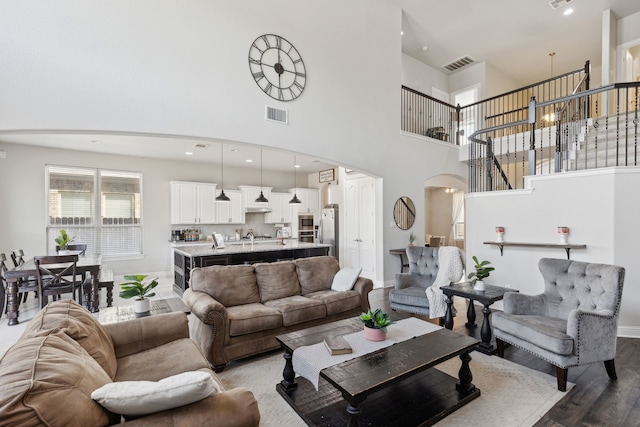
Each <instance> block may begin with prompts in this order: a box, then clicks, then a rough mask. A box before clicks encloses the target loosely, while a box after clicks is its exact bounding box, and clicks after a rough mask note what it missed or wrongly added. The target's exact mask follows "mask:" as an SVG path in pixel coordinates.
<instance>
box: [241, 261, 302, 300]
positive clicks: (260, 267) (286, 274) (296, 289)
mask: <svg viewBox="0 0 640 427" xmlns="http://www.w3.org/2000/svg"><path fill="white" fill-rule="evenodd" d="M253 267H254V269H255V271H256V280H257V282H258V289H259V290H260V301H261V302H262V303H265V302H267V301H272V300H277V299H280V298H286V297H290V296H293V295H300V283H299V282H298V275H297V274H296V265H295V263H294V262H293V261H280V262H264V263H258V264H254V265H253Z"/></svg>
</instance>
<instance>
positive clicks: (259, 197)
mask: <svg viewBox="0 0 640 427" xmlns="http://www.w3.org/2000/svg"><path fill="white" fill-rule="evenodd" d="M256 203H269V199H267V198H266V197H264V194H262V148H261V149H260V195H259V196H258V198H257V199H256Z"/></svg>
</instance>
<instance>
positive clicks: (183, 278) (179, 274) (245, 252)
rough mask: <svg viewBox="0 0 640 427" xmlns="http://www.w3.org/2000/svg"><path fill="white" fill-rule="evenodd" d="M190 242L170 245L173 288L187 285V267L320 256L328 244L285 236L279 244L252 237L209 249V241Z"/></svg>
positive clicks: (188, 270) (183, 288)
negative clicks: (288, 238) (301, 240)
mask: <svg viewBox="0 0 640 427" xmlns="http://www.w3.org/2000/svg"><path fill="white" fill-rule="evenodd" d="M194 243H196V244H194V245H185V246H183V245H176V246H175V247H174V248H173V260H174V275H173V276H174V285H173V288H174V290H175V291H176V292H178V293H180V294H182V293H183V292H184V290H185V289H187V288H188V287H189V278H190V276H191V270H192V269H194V268H197V267H209V266H212V265H234V264H254V263H257V262H275V261H283V260H293V259H297V258H307V257H312V256H323V255H328V254H329V248H330V247H331V245H329V244H323V243H305V242H299V241H298V240H297V239H290V240H287V239H285V244H284V245H282V244H280V241H279V239H278V240H277V241H276V242H274V241H272V240H271V239H261V240H255V241H254V243H253V244H251V242H247V241H245V242H244V245H243V242H226V246H225V247H224V248H218V249H213V248H212V242H206V243H208V244H202V243H199V242H194Z"/></svg>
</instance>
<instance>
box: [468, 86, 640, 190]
mask: <svg viewBox="0 0 640 427" xmlns="http://www.w3.org/2000/svg"><path fill="white" fill-rule="evenodd" d="M639 101H640V82H631V83H616V84H613V85H609V86H605V87H601V88H597V89H590V90H584V91H581V92H576V93H572V94H571V95H568V96H563V97H560V98H558V99H553V100H547V101H544V102H538V101H537V100H536V99H535V98H533V97H532V99H531V100H530V101H529V106H528V108H527V109H528V111H529V115H528V117H527V119H526V120H519V121H516V122H512V123H509V124H506V125H502V126H494V127H489V128H485V129H482V130H478V131H475V132H474V133H473V135H471V137H470V138H469V144H470V147H469V160H468V162H469V183H470V191H472V192H477V191H494V190H502V189H510V188H523V187H524V177H525V176H528V175H540V174H552V173H559V172H566V171H576V170H586V169H595V168H601V167H608V166H638V165H640V164H639V163H638V161H639V159H638V154H639V153H638V148H639V147H638V142H639V139H640V134H639V131H640V129H639V127H640V110H639V105H638V104H639ZM489 142H490V145H489ZM487 146H489V149H487V148H486V147H487ZM489 163H492V164H495V165H499V166H496V169H495V170H490V169H489V168H488V166H487V165H488V164H489ZM498 173H500V174H503V175H502V176H503V179H502V180H498V179H496V176H497V174H498ZM504 176H506V182H507V183H508V184H509V185H505V184H504V182H502V181H505V179H504Z"/></svg>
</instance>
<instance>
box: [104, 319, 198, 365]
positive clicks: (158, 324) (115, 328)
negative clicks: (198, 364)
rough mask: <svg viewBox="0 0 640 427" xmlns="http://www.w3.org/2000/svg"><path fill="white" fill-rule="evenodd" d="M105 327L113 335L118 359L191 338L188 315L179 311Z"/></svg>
mask: <svg viewBox="0 0 640 427" xmlns="http://www.w3.org/2000/svg"><path fill="white" fill-rule="evenodd" d="M104 327H105V328H106V329H107V331H108V332H109V335H111V339H112V340H113V347H114V350H115V353H116V357H118V358H120V357H124V356H128V355H130V354H135V353H139V352H141V351H144V350H148V349H150V348H154V347H159V346H161V345H164V344H167V343H169V342H171V341H175V340H178V339H182V338H189V321H188V319H187V315H186V314H185V313H183V312H179V311H178V312H174V313H166V314H156V315H154V316H149V317H141V318H139V319H131V320H126V321H124V322H119V323H111V324H107V325H104Z"/></svg>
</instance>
